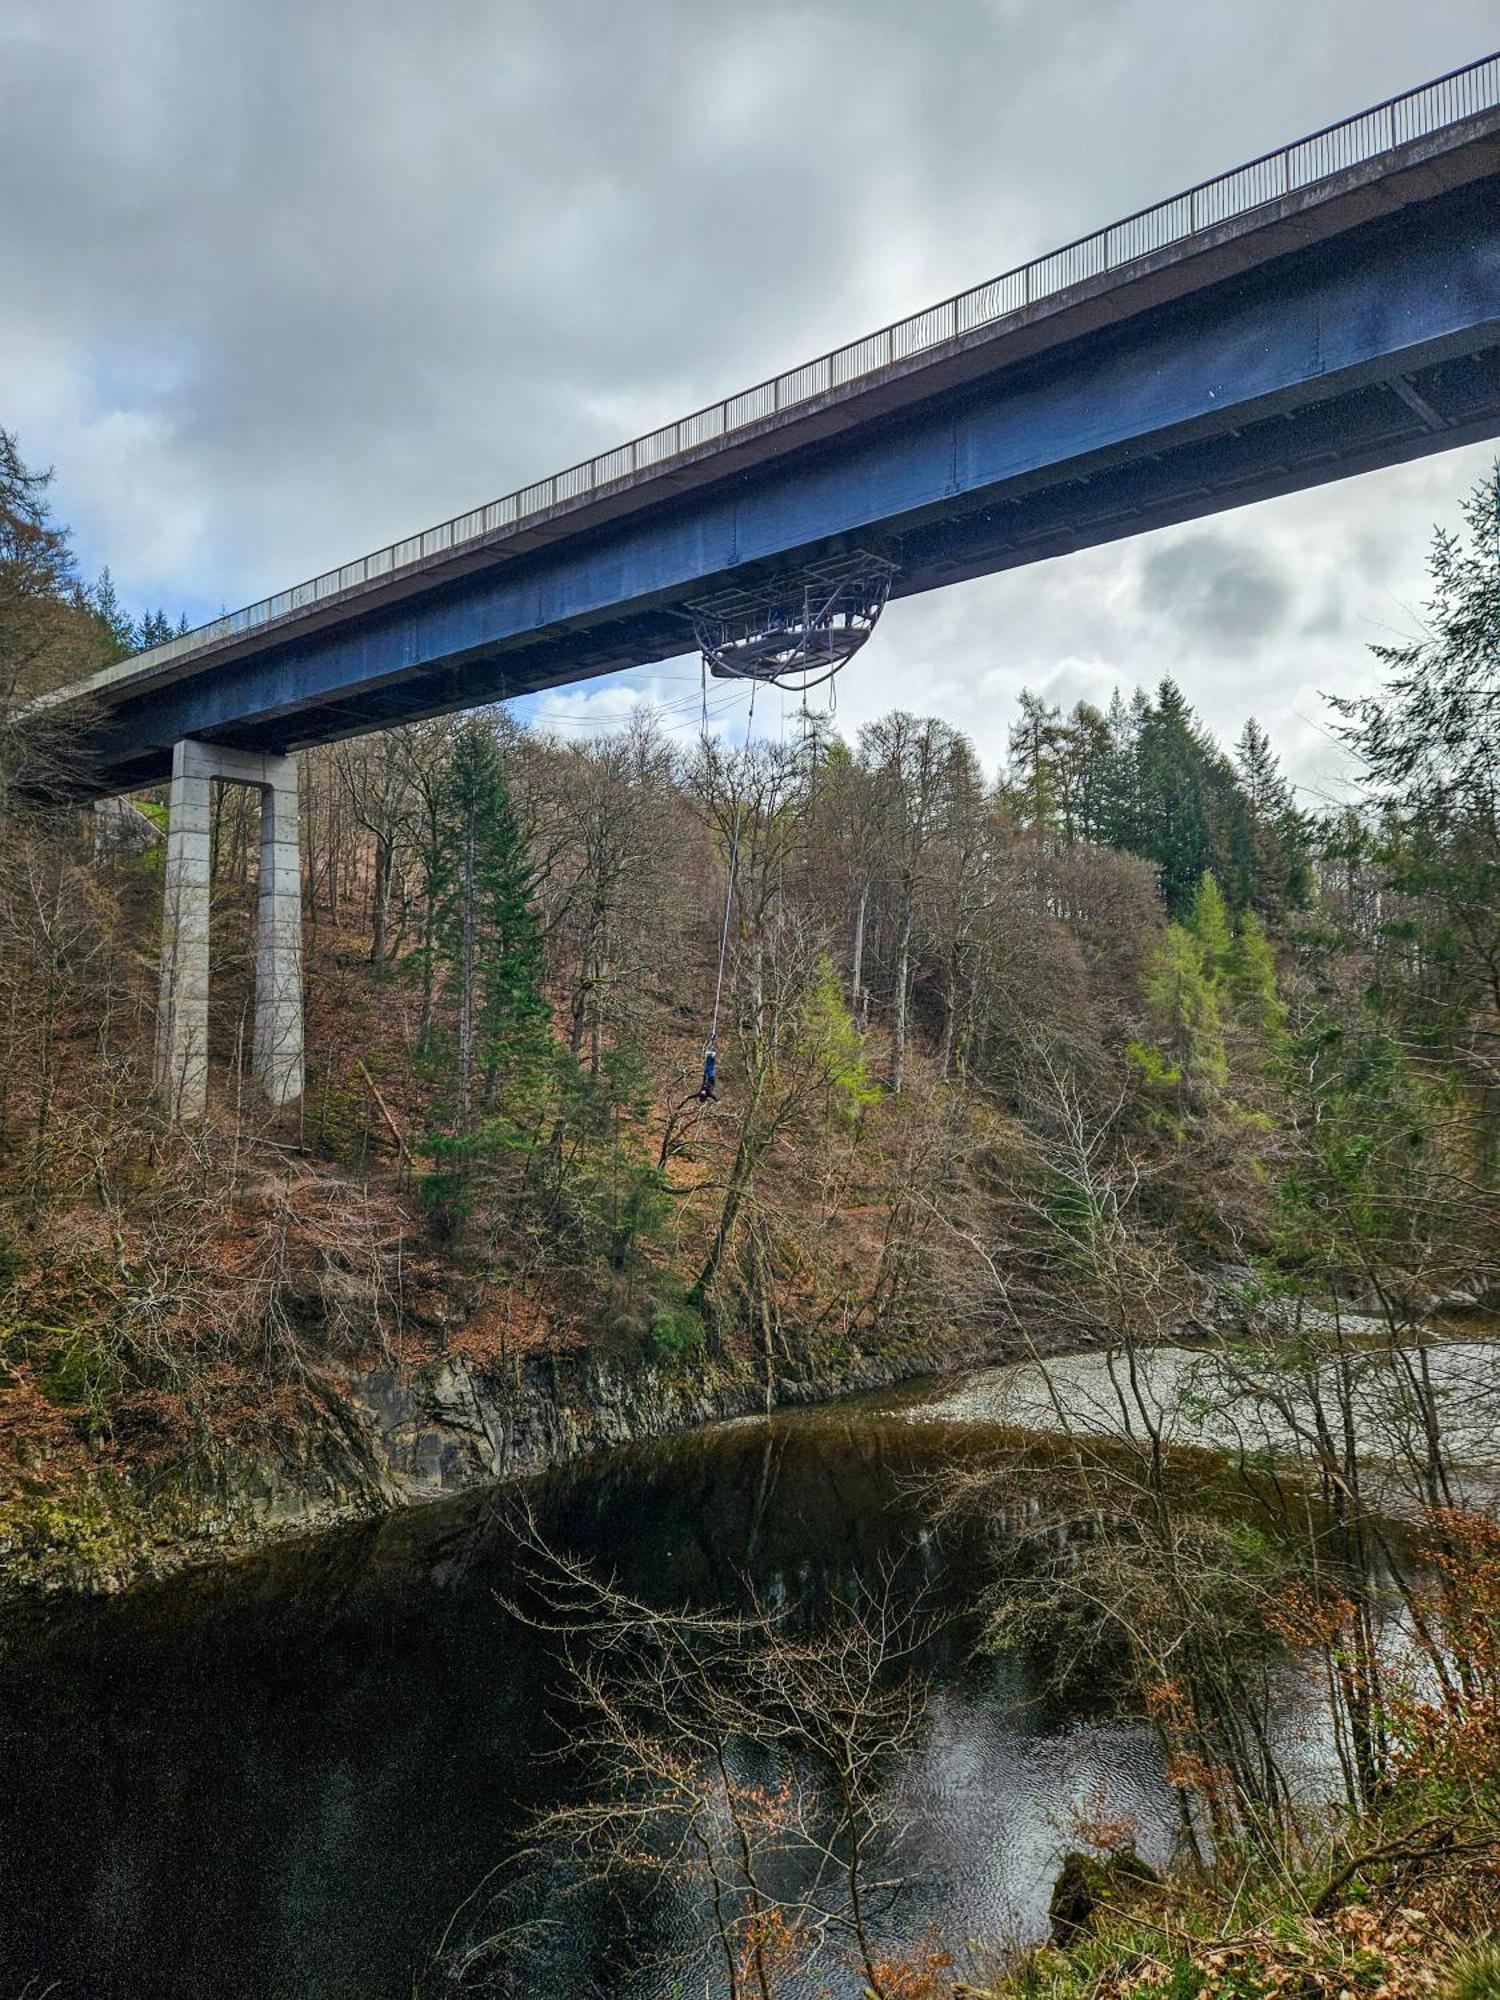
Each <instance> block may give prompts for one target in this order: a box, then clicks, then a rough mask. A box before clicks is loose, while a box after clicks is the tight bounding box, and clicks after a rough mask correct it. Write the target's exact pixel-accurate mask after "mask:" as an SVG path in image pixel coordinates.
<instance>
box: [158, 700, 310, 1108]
mask: <svg viewBox="0 0 1500 2000" xmlns="http://www.w3.org/2000/svg"><path fill="white" fill-rule="evenodd" d="M215 783H218V784H233V785H253V786H254V787H255V788H256V790H257V791H259V793H260V896H259V908H258V912H257V919H256V953H255V1040H254V1050H253V1062H254V1070H255V1074H256V1076H257V1077H258V1078H259V1079H260V1081H261V1084H262V1085H263V1087H264V1089H265V1093H266V1095H267V1097H269V1098H270V1100H271V1102H272V1103H273V1104H278V1105H280V1104H289V1103H292V1102H293V1101H294V1100H295V1099H296V1098H298V1097H300V1096H301V1095H302V869H301V858H300V846H299V834H298V818H297V765H296V760H295V759H294V758H292V757H266V756H257V755H254V754H252V753H250V752H247V751H242V750H227V749H224V748H222V747H221V746H220V745H218V744H216V743H203V742H200V741H198V740H197V739H196V738H195V737H191V736H185V737H183V738H182V740H181V741H180V742H179V743H177V744H176V745H175V746H174V748H173V751H172V802H171V817H170V820H169V823H168V832H167V869H166V907H165V914H164V921H163V925H162V947H161V998H160V1003H159V1005H158V1008H157V1016H156V1088H157V1094H158V1095H159V1097H160V1098H161V1100H162V1102H163V1104H164V1105H165V1106H166V1107H167V1110H168V1112H169V1113H170V1115H171V1116H172V1117H173V1118H175V1119H193V1118H201V1117H202V1115H203V1112H204V1109H205V1107H206V1105H207V1102H208V916H209V892H210V888H211V882H210V872H211V870H210V860H211V854H210V839H211V810H212V793H211V789H210V788H211V787H212V786H213V785H214V784H215Z"/></svg>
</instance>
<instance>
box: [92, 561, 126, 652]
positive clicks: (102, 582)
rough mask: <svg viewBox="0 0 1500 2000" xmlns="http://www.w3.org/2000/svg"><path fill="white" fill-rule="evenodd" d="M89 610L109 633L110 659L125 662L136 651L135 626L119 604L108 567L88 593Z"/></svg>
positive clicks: (117, 594) (102, 571)
mask: <svg viewBox="0 0 1500 2000" xmlns="http://www.w3.org/2000/svg"><path fill="white" fill-rule="evenodd" d="M89 608H90V610H91V611H92V612H93V614H94V616H95V617H96V618H98V619H101V620H102V621H103V623H104V625H105V627H106V629H107V630H108V632H109V636H110V641H111V644H112V646H113V653H112V659H114V660H125V659H128V658H129V657H130V655H131V654H132V653H133V652H134V651H135V650H136V632H135V626H134V624H133V623H132V622H131V619H130V617H129V615H128V613H127V612H126V610H125V607H124V605H123V604H121V602H120V597H119V593H118V591H116V589H115V580H114V578H113V577H112V576H111V575H110V573H109V568H108V565H106V566H105V567H104V568H103V569H102V570H100V572H99V581H98V582H97V583H96V584H95V585H94V587H93V589H92V590H91V591H90V592H89Z"/></svg>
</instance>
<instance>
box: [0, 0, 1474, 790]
mask: <svg viewBox="0 0 1500 2000" xmlns="http://www.w3.org/2000/svg"><path fill="white" fill-rule="evenodd" d="M1497 41H1500V34H1497V32H1496V17H1495V12H1494V0H1422V4H1421V5H1416V4H1413V0H1250V3H1249V4H1242V5H1237V6H1229V5H1205V4H1203V0H813V4H791V5H776V4H763V5H759V6H753V7H752V6H743V5H742V6H733V5H727V6H726V5H717V6H716V5H714V4H712V0H533V4H529V5H521V4H513V3H512V0H0V78H3V80H4V82H3V103H4V115H3V117H0V190H3V197H0V423H4V424H5V425H6V426H7V427H11V428H15V429H17V430H19V432H20V435H21V442H22V446H23V450H24V452H25V454H26V455H27V456H28V457H29V458H30V459H32V460H33V461H40V462H44V463H51V464H53V465H55V467H56V469H57V486H56V498H57V506H58V511H59V512H60V514H61V515H62V516H63V518H65V519H66V520H68V521H69V522H70V523H71V524H72V526H73V529H74V531H75V536H76V540H77V545H78V549H79V552H80V556H81V559H82V561H83V563H84V565H85V568H86V569H87V570H89V571H90V572H92V571H96V570H97V569H98V568H99V567H100V566H101V565H102V564H104V563H106V562H107V563H108V564H109V565H110V568H111V569H112V571H113V573H114V576H115V579H116V583H117V585H118V587H119V590H120V592H121V595H122V596H123V598H124V599H125V601H126V603H127V604H128V605H130V606H132V607H140V606H144V605H157V604H162V605H165V606H166V608H167V609H168V610H169V611H171V612H172V613H173V614H175V613H176V612H178V611H180V610H185V611H186V612H187V613H188V615H189V617H190V618H192V619H193V620H194V621H195V622H196V621H197V620H198V619H200V618H204V617H208V616H211V615H213V614H214V613H215V612H217V611H218V610H220V609H222V608H230V607H234V606H236V605H239V604H241V603H244V602H247V601H249V600H251V599H253V598H256V597H259V596H261V595H263V594H265V593H266V592H268V591H270V590H273V589H277V588H280V587H282V586H284V585H286V584H288V583H291V582H293V581H296V580H298V579H300V578H302V577H304V576H308V575H312V574H314V573H316V572H317V571H319V570H321V569H324V568H327V567H329V566H331V565H332V564H334V563H336V562H339V561H341V560H347V559H348V558H350V557H352V556H354V555H357V554H360V553H362V552H363V551H364V550H366V549H367V548H373V547H376V546H379V545H380V544H383V543H385V542H387V541H390V540H393V539H395V538H396V537H397V536H399V535H402V534H406V533H409V532H411V531H412V530H413V529H415V528H418V527H421V526H424V525H426V524H428V523H430V522H431V521H434V520H438V519H442V518H445V517H446V516H448V515H451V514H454V513H457V512H459V511H461V510H463V509H466V508H468V507H470V506H472V505H474V504H476V503H478V502H481V501H484V500H487V499H491V498H494V497H495V496H497V495H499V494H501V493H504V492H507V491H509V490H510V489H511V488H513V487H516V486H519V485H521V484H522V483H523V482H525V481H527V480H530V479H532V478H535V477H538V476H540V475H542V474H545V473H547V472H550V471H553V470H556V469H558V468H560V467H562V466H564V465H567V464H570V463H571V462H572V461H574V460H575V459H578V458H581V457H583V456H585V455H586V454H588V453H591V452H594V451H597V450H600V449H602V448H604V447H607V446H609V445H611V444H614V443H617V442H620V441H621V440H623V439H624V438H626V437H628V436H630V435H631V434H633V433H635V432H638V431H643V430H645V429H648V428H650V427H652V426H654V425H656V424H658V423H660V422H662V421H664V420H667V419H669V418H671V417H673V416H676V415H680V414H682V413H684V412H685V411H687V410H689V409H692V408H694V407H695V406H696V405H698V404H700V403H704V402H707V401H709V400H710V399H712V398H715V397H717V396H719V395H721V394H723V393H725V392H726V391H733V390H735V389H737V388H741V387H744V386H746V385H747V384H749V383H750V382H752V381H756V380H758V379H760V378H761V377H763V376H765V375H767V374H769V373H771V372H772V371H773V370H777V369H780V368H783V367H785V366H787V365H789V364H791V363H795V362H797V361H800V360H803V359H806V358H808V357H809V356H811V355H812V354H815V353H817V352H819V351H821V350H822V349H824V348H826V347H829V346H831V345H833V344H835V343H837V342H840V341H842V340H844V339H847V338H850V337H853V336H855V335H857V334H859V333H861V332H864V331H866V330H868V329H869V328H872V327H874V326H877V325H879V324H881V323H883V322H885V321H886V320H889V319H893V318H895V317H897V316H898V315H901V314H904V313H906V312H908V311H911V310H913V309H915V308H917V307H920V306H922V305H923V304H926V303H928V302H930V301H932V300H935V299H937V298H940V297H942V296H944V295H945V294H947V293H950V292H953V291H956V290H959V289H961V288H963V287H965V286H967V285H970V284H973V283H976V282H978V281H979V280H981V279H983V278H985V277H987V276H990V275H992V274H994V273H995V272H997V271H1000V270H1003V269H1006V268H1008V267H1009V266H1011V265H1013V264H1016V263H1018V262H1020V261H1021V260H1023V259H1025V258H1027V257H1029V256H1031V255H1033V254H1035V253H1037V252H1040V251H1043V250H1046V249H1048V248H1050V247H1052V246H1053V245H1055V244H1057V243H1060V242H1063V241H1065V240H1067V239H1068V238H1070V237H1072V236H1075V235H1078V234H1081V233H1083V232H1084V231H1086V230H1089V229H1091V228H1093V227H1095V226H1097V225H1099V224H1101V223H1104V222H1107V221H1109V220H1110V219H1111V218H1112V217H1114V216H1117V215H1121V214H1124V213H1127V212H1128V211H1130V210H1131V209H1133V208H1136V207H1138V206H1141V205H1143V204H1145V203H1147V202H1150V201H1152V200H1155V199H1157V198H1159V197H1162V196H1165V195H1168V194H1171V193H1173V192H1174V191H1176V190H1177V189H1178V188H1180V187H1184V186H1186V185H1188V184H1190V183H1191V182H1193V181H1196V180H1199V179H1202V178H1204V177H1206V176H1208V175H1210V174H1213V173H1216V172H1218V171H1220V170H1221V169H1223V168H1226V167H1229V166H1232V165H1234V164H1235V163H1236V162H1238V161H1239V160H1241V159H1243V158H1248V157H1250V156H1252V155H1254V154H1256V153H1258V152H1261V151H1264V150H1266V149H1268V148H1270V147H1272V146H1275V145H1278V144H1280V143H1281V142H1283V141H1285V140H1287V139H1290V138H1294V137H1296V136H1297V135H1299V134H1300V133H1302V132H1305V131H1308V130H1310V129H1312V128H1313V127H1315V126H1318V125H1320V124H1324V123H1326V122H1328V121H1329V120H1331V119H1334V118H1338V117H1341V116H1343V115H1345V114H1346V113H1349V112H1353V111H1356V110H1358V109H1359V108H1361V107H1362V106H1363V105H1365V104H1367V103H1371V102H1374V101H1376V100H1377V99H1380V98H1382V97H1385V96H1387V95H1390V94H1391V93H1393V92H1395V91H1398V90H1401V89H1404V88H1406V87H1408V86H1410V85H1411V84H1414V83H1417V82H1420V81H1422V80H1424V79H1425V78H1427V77H1429V76H1432V75H1435V74H1437V73H1438V72H1440V71H1442V70H1445V69H1448V68H1451V67H1453V66H1455V65H1457V64H1460V63H1463V62H1466V61H1469V60H1471V59H1472V58H1474V57H1475V56H1478V55H1481V54H1483V53H1485V52H1486V51H1487V50H1488V49H1489V48H1491V47H1493V46H1494V44H1495V43H1496V42H1497ZM1492 458H1493V452H1492V451H1490V450H1487V449H1485V448H1478V449H1470V450H1468V451H1464V452H1457V453H1452V454H1449V455H1447V456H1444V457H1440V458H1432V459H1427V460H1425V461H1422V462H1420V463H1418V464H1416V465H1413V466H1409V467H1406V468H1402V469H1398V470H1395V471H1391V472H1385V473H1378V474H1374V475H1371V476H1369V477H1366V478H1364V479H1360V480H1355V481H1349V482H1346V483H1345V484H1343V485H1339V486H1330V487H1323V488H1321V489H1319V490H1317V491H1315V492H1312V493H1308V494H1302V495H1298V496H1295V497H1292V498H1290V499H1286V500H1279V501H1273V502H1268V503H1266V504H1264V505H1262V506H1259V507H1255V508H1247V509H1241V510H1239V511H1237V512H1234V513H1230V514H1225V515H1221V516H1219V517H1217V518H1215V519H1213V520H1210V521H1206V522H1201V523H1198V524H1196V525H1192V526H1188V527H1183V528H1175V529H1166V530H1163V531H1161V532H1159V533H1157V534H1154V535H1149V536H1143V537H1140V538H1138V539H1136V540H1134V541H1131V542H1125V543H1119V544H1116V545H1114V546H1112V547H1109V548H1105V549H1101V550H1095V551H1092V552H1089V553H1085V554H1082V555H1076V556H1070V557H1066V558H1063V559H1061V560H1057V561H1053V562H1049V563H1044V564H1039V565H1034V566H1032V567H1029V568H1026V569H1022V570H1018V571H1015V572H1012V573H1010V574H1009V575H1006V576H1002V577H996V578H992V579H988V580H981V581H978V582H974V583H966V584H960V585H956V586H954V587H953V588H951V589H949V590H946V591H941V592H934V593H930V594H928V595H926V596H924V597H921V598H918V599H914V600H910V601H907V602H904V603H901V604H898V605H895V606H893V607H892V608H891V609H890V611H889V612H888V613H887V615H886V618H885V620H884V622H883V624H882V626H881V629H880V631H879V633H878V634H877V636H876V638H875V639H874V640H873V641H872V642H871V644H870V645H869V647H868V648H867V649H866V651H865V652H864V653H863V654H862V655H861V657H860V658H859V660H858V661H857V662H856V663H855V664H854V665H853V666H852V667H851V668H850V669H849V671H848V672H847V673H846V674H845V675H844V676H843V679H842V683H841V686H840V690H839V718H840V721H841V723H842V724H844V725H845V726H848V727H853V726H854V725H857V724H858V723H859V722H860V721H862V720H864V719H865V718H867V717H869V716H871V715H874V714H878V713H879V712H880V711H881V710H882V709H885V708H888V707H890V706H892V705H894V704H896V703H900V704H902V705H905V706H911V707H918V708H924V709H933V710H936V711H937V712H938V713H940V714H942V715H943V716H944V717H945V718H946V719H947V720H949V721H950V722H952V723H954V724H957V725H959V726H960V727H962V728H964V729H967V730H968V731H969V732H970V733H971V734H972V735H973V736H974V738H975V740H976V741H977V743H978V745H979V747H980V750H981V752H982V754H983V755H984V756H985V758H986V761H987V762H988V763H990V764H991V765H993V764H995V763H996V762H997V761H998V760H999V758H1000V757H1001V756H1002V754H1003V751H1004V745H1005V735H1006V728H1007V724H1008V721H1009V719H1010V716H1011V714H1012V712H1013V708H1014V702H1015V697H1016V693H1017V691H1018V690H1019V689H1020V688H1021V687H1022V686H1025V685H1030V686H1032V687H1035V688H1039V689H1042V690H1045V691H1046V692H1047V693H1048V694H1049V695H1051V696H1052V697H1053V698H1055V699H1057V700H1059V701H1063V702H1066V703H1071V702H1072V701H1074V700H1076V699H1077V698H1078V697H1079V696H1089V697H1091V698H1095V699H1098V698H1101V697H1107V695H1108V692H1109V690H1110V688H1111V687H1112V686H1113V685H1114V684H1115V683H1116V682H1120V683H1123V684H1125V685H1126V686H1130V685H1133V684H1134V683H1135V682H1137V681H1144V682H1148V683H1149V682H1154V681H1155V680H1157V679H1158V678H1159V677H1160V676H1161V675H1162V674H1163V673H1168V672H1170V673H1172V674H1175V675H1176V676H1177V677H1178V678H1179V679H1180V680H1181V682H1182V684H1183V686H1184V687H1185V689H1186V690H1187V692H1188V694H1189V696H1190V698H1191V699H1192V700H1193V701H1194V702H1195V703H1196V704H1197V706H1198V708H1199V710H1200V712H1201V713H1202V714H1203V716H1204V717H1205V719H1206V720H1207V721H1208V722H1209V723H1210V724H1211V725H1212V726H1213V727H1214V728H1215V729H1217V730H1218V731H1220V732H1221V733H1222V734H1225V735H1233V734H1234V733H1236V732H1237V731H1238V729H1239V726H1240V724H1241V722H1242V721H1243V719H1244V717H1245V715H1246V714H1248V713H1252V712H1253V713H1255V714H1257V715H1258V716H1259V717H1260V719H1261V720H1262V721H1263V722H1265V723H1266V724H1267V726H1268V727H1269V728H1270V729H1271V731H1272V733H1273V737H1274V739H1275V740H1276V742H1277V744H1278V746H1279V747H1280V748H1281V749H1282V752H1283V755H1284V757H1285V759H1286V761H1287V763H1288V765H1289V766H1290V767H1291V769H1292V770H1293V771H1294V773H1295V775H1296V776H1297V777H1298V778H1299V779H1300V780H1302V781H1303V782H1304V783H1306V784H1308V785H1309V786H1311V787H1314V788H1318V787H1324V786H1327V785H1330V784H1331V783H1332V782H1333V773H1334V770H1335V766H1336V759H1335V757H1334V755H1333V753H1332V752H1331V751H1330V749H1329V746H1328V742H1327V737H1326V723H1325V712H1324V708H1323V704H1322V701H1321V699H1320V690H1338V691H1343V692H1347V691H1349V690H1351V689H1352V688H1354V687H1356V686H1358V685H1361V684H1363V683H1364V682H1365V681H1366V680H1367V679H1368V677H1369V667H1368V664H1367V660H1366V655H1365V647H1366V646H1367V644H1368V643H1369V642H1370V641H1371V640H1373V639H1380V638H1385V637H1389V636H1390V634H1391V633H1392V632H1393V631H1397V632H1406V631H1409V630H1410V629H1412V626H1413V624H1414V621H1415V619H1416V616H1417V614H1418V611H1419V607H1420V603H1421V598H1422V594H1423V557H1424V552H1425V548H1426V544H1427V540H1428V537H1429V534H1430V530H1431V526H1432V523H1433V521H1434V520H1435V519H1438V518H1451V516H1452V514H1453V511H1454V502H1455V500H1456V498H1457V496H1458V495H1459V494H1460V492H1462V491H1463V490H1464V489H1465V488H1466V487H1467V486H1468V485H1470V484H1472V483H1473V481H1474V480H1475V479H1476V478H1478V477H1479V476H1480V474H1481V472H1482V471H1483V469H1484V467H1485V466H1486V465H1487V464H1488V463H1489V462H1490V461H1491V459H1492ZM696 686H697V674H696V669H695V667H693V665H692V664H691V663H690V662H686V661H683V662H677V663H674V664H671V665H668V666H665V667H662V668H658V669H650V670H646V671H644V672H642V673H641V674H638V675H633V676H630V677H629V683H628V685H622V684H621V683H620V682H619V681H610V682H596V683H591V684H588V685H586V686H585V687H582V688H579V689H575V690H571V691H568V692H566V693H562V694H559V695H556V696H553V697H549V698H547V699H546V700H545V701H543V702H542V703H540V704H534V705H533V706H534V707H539V709H540V712H541V713H542V714H543V715H544V716H546V717H547V718H549V719H551V720H554V721H556V722H557V723H558V724H559V725H560V726H564V727H567V728H569V729H577V728H580V727H584V726H587V723H588V721H589V719H590V718H593V719H595V720H599V721H603V720H607V719H610V718H614V717H617V716H618V715H620V714H621V713H622V712H624V710H625V709H626V707H628V704H629V702H630V701H632V700H634V699H636V698H638V696H639V693H640V691H641V690H643V689H644V690H646V691H648V692H651V693H654V694H655V695H656V696H657V697H658V698H659V699H671V700H680V699H682V698H683V697H685V696H688V697H690V696H691V694H692V691H693V690H694V689H695V688H696ZM775 720H776V717H775V715H774V711H773V722H774V721H775Z"/></svg>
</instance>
